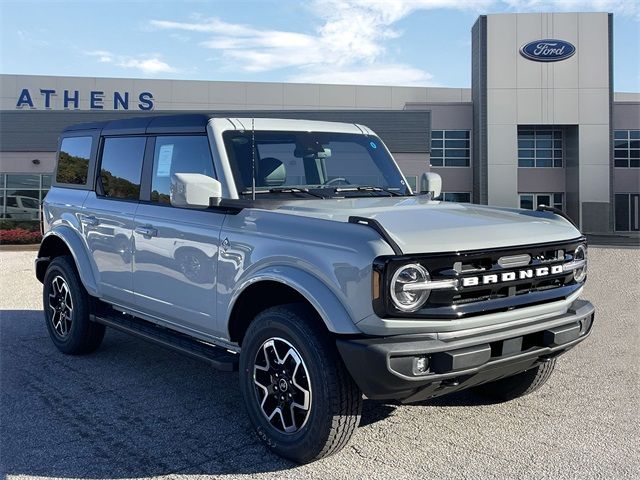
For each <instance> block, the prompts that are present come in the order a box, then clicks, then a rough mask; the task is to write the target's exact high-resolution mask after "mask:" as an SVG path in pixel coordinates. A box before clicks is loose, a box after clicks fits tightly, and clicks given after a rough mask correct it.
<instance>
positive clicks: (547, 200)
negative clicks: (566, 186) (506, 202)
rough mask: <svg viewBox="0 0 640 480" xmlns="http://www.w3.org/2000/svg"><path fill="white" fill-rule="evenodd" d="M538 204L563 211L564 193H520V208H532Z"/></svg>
mask: <svg viewBox="0 0 640 480" xmlns="http://www.w3.org/2000/svg"><path fill="white" fill-rule="evenodd" d="M540 205H547V206H551V207H555V208H557V209H558V210H562V211H564V194H562V193H521V194H520V208H526V209H528V210H534V208H538V207H539V206H540Z"/></svg>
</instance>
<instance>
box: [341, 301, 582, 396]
mask: <svg viewBox="0 0 640 480" xmlns="http://www.w3.org/2000/svg"><path fill="white" fill-rule="evenodd" d="M593 319H594V307H593V305H591V303H589V302H588V301H586V300H576V301H575V302H573V304H572V305H571V307H570V308H569V310H568V311H567V312H566V313H565V314H562V315H558V316H555V317H552V318H547V319H545V320H544V321H540V322H536V323H534V324H529V325H526V326H514V327H513V328H505V325H495V328H491V329H484V328H483V329H477V328H476V329H470V330H467V331H464V330H460V331H457V332H446V333H428V334H414V335H398V336H392V337H364V338H339V339H338V340H337V346H338V350H339V352H340V354H341V356H342V359H343V360H344V363H345V365H346V366H347V369H348V370H349V373H350V374H351V376H352V377H353V378H354V380H355V382H356V383H357V384H358V386H359V387H360V389H361V390H362V391H363V393H364V394H365V395H366V396H367V397H368V398H373V399H398V400H402V401H403V402H405V403H409V402H416V401H420V400H424V399H427V398H432V397H437V396H440V395H444V394H446V393H451V392H454V391H457V390H462V389H465V388H469V387H472V386H475V385H479V384H481V383H486V382H490V381H493V380H497V379H499V378H503V377H507V376H510V375H514V374H516V373H519V372H522V371H524V370H527V369H529V368H531V367H533V366H535V365H538V364H540V363H542V362H545V361H549V360H550V359H552V358H554V357H556V356H558V355H561V354H562V353H564V352H566V351H567V350H569V349H570V348H572V347H573V346H574V345H576V344H578V343H580V342H581V341H582V340H584V339H585V338H586V337H587V336H588V335H589V334H590V333H591V327H592V325H593ZM419 357H425V358H426V362H427V363H428V369H426V371H425V372H424V373H415V371H414V364H415V359H417V358H419Z"/></svg>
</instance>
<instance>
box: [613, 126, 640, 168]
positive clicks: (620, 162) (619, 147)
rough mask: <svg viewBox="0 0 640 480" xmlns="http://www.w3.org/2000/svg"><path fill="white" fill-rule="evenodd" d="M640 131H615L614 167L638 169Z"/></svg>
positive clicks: (639, 161) (639, 164) (639, 160)
mask: <svg viewBox="0 0 640 480" xmlns="http://www.w3.org/2000/svg"><path fill="white" fill-rule="evenodd" d="M639 137H640V130H616V131H615V132H614V138H615V141H614V143H613V148H614V150H613V159H614V165H615V166H616V167H622V168H629V167H630V168H639V167H640V141H638V140H637V139H638V138H639Z"/></svg>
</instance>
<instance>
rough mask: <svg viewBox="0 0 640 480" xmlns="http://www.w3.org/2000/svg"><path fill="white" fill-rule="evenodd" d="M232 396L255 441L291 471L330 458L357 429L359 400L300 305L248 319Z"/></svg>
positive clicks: (322, 333)
mask: <svg viewBox="0 0 640 480" xmlns="http://www.w3.org/2000/svg"><path fill="white" fill-rule="evenodd" d="M240 389H241V392H242V395H243V397H244V402H245V406H246V408H247V412H248V414H249V418H250V419H251V422H252V423H253V425H254V427H255V428H256V431H257V433H258V436H259V437H260V438H261V439H262V441H263V442H264V443H265V444H266V445H267V446H269V447H270V448H271V449H272V450H274V451H275V452H276V453H278V454H279V455H281V456H283V457H285V458H288V459H290V460H293V461H295V462H298V463H307V462H311V461H314V460H318V459H320V458H323V457H326V456H328V455H331V454H332V453H335V452H337V451H338V450H340V449H341V448H342V447H344V446H345V445H346V444H347V442H348V441H349V439H350V438H351V436H352V434H353V432H354V430H355V429H356V427H357V425H358V423H359V422H360V413H361V411H362V393H361V392H360V390H359V389H358V387H357V385H356V384H355V382H354V381H353V379H352V378H351V376H350V375H349V373H348V372H347V371H346V368H345V366H344V365H343V363H342V360H341V359H340V357H339V355H338V352H337V350H336V348H335V345H334V344H333V342H332V341H331V339H330V338H329V336H328V334H327V332H326V331H325V330H324V325H322V323H321V320H320V319H318V318H317V315H316V314H315V312H313V311H312V310H311V309H309V308H306V307H305V306H304V305H285V306H277V307H272V308H269V309H267V310H265V311H263V312H262V313H260V314H259V315H258V316H257V317H256V318H255V320H254V321H253V322H252V324H251V325H250V326H249V329H248V330H247V333H246V335H245V338H244V341H243V344H242V351H241V353H240Z"/></svg>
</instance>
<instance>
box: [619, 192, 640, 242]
mask: <svg viewBox="0 0 640 480" xmlns="http://www.w3.org/2000/svg"><path fill="white" fill-rule="evenodd" d="M614 208H615V229H616V231H618V232H637V231H640V218H639V216H640V194H639V193H616V195H615V203H614Z"/></svg>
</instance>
